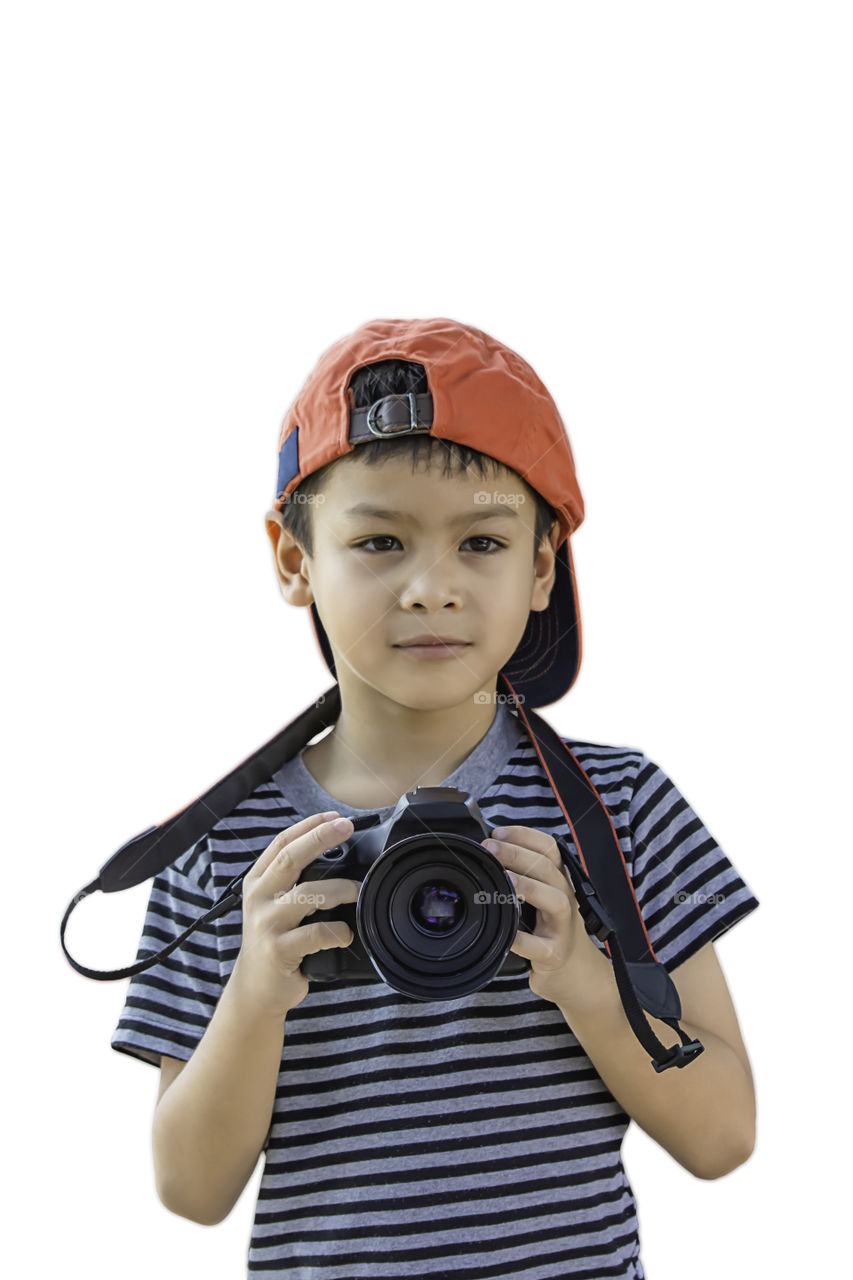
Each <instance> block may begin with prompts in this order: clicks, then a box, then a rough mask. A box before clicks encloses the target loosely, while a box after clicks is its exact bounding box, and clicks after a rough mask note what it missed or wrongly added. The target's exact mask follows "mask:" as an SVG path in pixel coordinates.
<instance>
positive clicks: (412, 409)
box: [367, 391, 426, 436]
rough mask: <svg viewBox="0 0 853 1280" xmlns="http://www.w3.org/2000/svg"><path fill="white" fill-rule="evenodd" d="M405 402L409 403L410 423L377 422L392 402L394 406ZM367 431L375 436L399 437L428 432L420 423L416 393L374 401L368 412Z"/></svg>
mask: <svg viewBox="0 0 853 1280" xmlns="http://www.w3.org/2000/svg"><path fill="white" fill-rule="evenodd" d="M403 400H408V402H409V421H408V422H393V421H391V422H377V421H376V416H377V414H379V413H381V412H382V410H383V409H384V408H385V407H386V405H387V404H388V401H391V403H392V404H395V403H398V402H400V401H403ZM367 429H368V430H369V431H370V432H371V434H372V435H375V436H398V435H409V434H410V433H411V432H412V431H424V430H426V428H425V427H423V426H422V425H421V424H420V423H419V422H418V406H417V404H416V401H415V393H414V391H404V392H400V393H397V394H390V395H387V396H382V397H381V398H380V399H379V400H374V401H373V404H372V405H371V406H370V408H369V409H368V411H367Z"/></svg>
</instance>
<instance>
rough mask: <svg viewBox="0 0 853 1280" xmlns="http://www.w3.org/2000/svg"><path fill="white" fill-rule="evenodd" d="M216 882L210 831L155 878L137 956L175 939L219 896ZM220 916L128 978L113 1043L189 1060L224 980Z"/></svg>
mask: <svg viewBox="0 0 853 1280" xmlns="http://www.w3.org/2000/svg"><path fill="white" fill-rule="evenodd" d="M210 884H211V877H210V873H209V849H208V843H207V836H204V837H202V839H201V840H200V841H199V842H198V843H197V844H195V845H193V847H192V848H191V849H190V850H189V851H188V853H186V854H183V855H182V856H181V857H180V858H178V859H176V861H175V862H174V863H172V864H170V865H169V866H168V867H167V868H166V869H165V871H162V872H160V873H159V874H158V875H156V876H155V877H154V879H153V880H152V882H151V893H150V896H149V899H148V907H147V910H146V913H145V921H144V923H143V926H142V936H141V939H140V942H139V949H138V951H137V956H136V958H137V960H142V959H143V958H144V957H145V956H146V955H149V956H150V955H151V954H152V953H153V952H155V951H160V950H161V949H162V948H163V947H165V946H168V944H169V943H170V942H172V941H174V939H175V938H177V937H178V936H179V935H180V934H181V933H183V931H184V930H185V929H186V928H188V926H189V925H190V924H192V922H193V921H194V920H197V919H198V918H199V917H200V916H203V915H204V914H205V912H206V911H209V910H210V908H211V907H212V906H213V904H214V899H213V898H212V897H211V896H210V893H209V892H208V891H207V890H205V889H203V888H202V887H201V886H202V885H210ZM219 919H221V917H219ZM218 923H219V920H212V921H210V922H209V923H208V924H207V925H202V926H201V927H200V928H198V929H196V930H195V931H194V932H193V933H191V934H190V935H189V937H188V938H187V939H186V940H185V941H184V942H182V943H181V945H180V946H179V947H176V948H175V950H174V951H172V952H171V953H170V954H169V955H168V956H166V958H165V959H164V960H161V961H160V962H159V963H158V964H155V965H152V966H151V968H150V969H144V970H143V971H142V972H141V973H137V974H135V975H134V976H133V977H132V978H131V979H130V980H129V982H128V989H127V996H126V999H125V1003H124V1008H123V1009H122V1011H121V1016H120V1017H119V1020H118V1024H117V1026H116V1028H115V1031H114V1032H113V1036H112V1039H111V1041H110V1045H111V1047H112V1048H113V1049H116V1050H118V1052H119V1053H127V1054H130V1055H131V1056H132V1057H135V1058H140V1059H141V1060H142V1061H143V1062H151V1063H153V1064H154V1066H157V1067H159V1065H160V1055H161V1054H164V1053H165V1054H168V1055H169V1056H170V1057H172V1058H180V1059H181V1060H182V1061H184V1062H186V1061H188V1060H189V1058H190V1057H192V1053H193V1050H194V1049H195V1047H196V1045H197V1044H198V1042H199V1040H200V1039H201V1037H202V1036H203V1035H204V1032H205V1028H206V1027H207V1024H208V1023H209V1021H210V1019H211V1017H212V1015H213V1011H214V1009H215V1008H216V1004H217V1001H218V1000H219V997H220V995H221V993H222V987H223V985H224V983H223V980H222V974H221V966H220V950H219V945H218V935H217V924H218Z"/></svg>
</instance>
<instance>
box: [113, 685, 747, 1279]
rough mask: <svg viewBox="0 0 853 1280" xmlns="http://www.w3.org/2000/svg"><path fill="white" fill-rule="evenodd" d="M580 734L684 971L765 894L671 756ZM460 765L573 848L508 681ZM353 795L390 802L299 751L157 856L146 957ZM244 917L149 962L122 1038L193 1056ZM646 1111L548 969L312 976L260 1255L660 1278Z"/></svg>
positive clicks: (345, 1268) (299, 1264)
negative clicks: (397, 978) (612, 1087)
mask: <svg viewBox="0 0 853 1280" xmlns="http://www.w3.org/2000/svg"><path fill="white" fill-rule="evenodd" d="M563 741H564V742H566V743H567V744H568V745H569V746H570V747H571V749H572V751H573V752H574V753H575V755H576V757H577V759H578V760H579V761H580V763H581V764H582V765H583V767H584V769H585V770H586V772H587V774H588V775H589V777H590V780H591V781H592V783H593V784H594V785H595V787H596V788H597V789H598V791H599V793H600V794H601V796H602V799H603V800H604V802H605V804H606V805H607V807H608V810H609V812H610V815H611V818H612V821H613V824H614V828H615V830H616V834H617V837H618V839H619V842H620V845H621V847H622V851H623V853H624V857H625V862H626V865H627V867H628V870H629V873H630V875H631V878H632V881H633V884H634V890H635V893H636V897H637V900H638V903H639V906H640V909H641V911H642V914H643V918H644V921H645V925H646V929H647V931H648V934H649V937H650V939H651V942H652V946H653V947H654V950H655V954H656V956H657V958H658V959H659V960H660V961H661V962H662V963H663V964H664V965H665V966H666V967H667V969H668V970H669V971H670V972H671V971H672V970H674V969H676V968H677V966H678V965H679V964H681V963H682V961H684V960H686V959H687V958H688V957H689V956H691V955H693V954H694V953H695V952H696V951H698V950H699V948H700V947H702V946H704V945H705V944H706V943H708V942H710V941H712V940H713V939H715V938H718V937H719V936H720V935H721V934H723V933H724V932H725V931H726V930H727V929H729V928H730V927H731V926H732V925H733V924H734V923H735V922H736V921H737V920H739V919H741V917H742V916H744V915H746V914H747V913H748V912H750V911H752V910H753V909H754V908H755V907H756V906H757V905H758V901H757V899H756V898H755V896H754V895H753V893H752V892H751V890H750V889H749V887H748V886H747V885H746V884H745V882H744V881H743V880H742V879H741V877H740V876H739V875H738V873H737V871H736V870H735V868H734V867H733V865H732V863H731V862H730V861H729V859H728V858H727V857H726V855H725V854H724V853H723V852H722V850H721V849H720V847H719V845H718V844H717V842H716V841H715V840H714V838H713V836H712V835H711V834H710V832H709V831H708V829H707V828H706V827H705V826H704V825H703V823H702V822H701V820H700V819H699V817H698V816H697V815H696V813H695V812H694V810H693V809H692V808H691V807H690V805H689V804H688V803H687V801H686V800H685V799H684V797H683V796H682V794H681V793H680V792H679V790H678V789H677V787H676V786H675V784H674V783H673V782H672V780H671V779H670V778H669V777H668V776H667V774H666V773H664V771H663V770H662V769H660V768H659V767H658V765H656V764H655V763H654V761H652V760H649V759H648V758H647V757H646V756H645V755H644V754H643V753H642V752H641V751H639V750H635V749H633V748H630V747H614V746H605V745H602V744H599V743H592V742H582V741H578V740H576V739H573V738H563ZM441 785H443V786H455V787H458V788H459V789H460V790H465V791H468V792H469V794H471V795H473V796H474V798H475V799H476V801H477V803H478V805H479V807H480V809H481V811H482V814H483V817H484V819H485V821H486V822H487V824H488V825H489V827H490V828H491V827H495V826H505V825H516V824H523V825H527V826H533V827H537V828H539V829H540V830H542V831H546V832H549V833H559V834H560V835H561V836H563V837H564V839H566V840H567V842H568V844H569V846H570V847H571V848H573V849H574V845H573V842H572V839H571V832H570V830H569V829H568V826H567V824H566V822H565V819H564V817H563V814H562V811H561V809H560V807H559V805H558V803H557V800H556V798H555V796H554V794H553V791H552V790H551V787H550V785H549V783H548V780H547V777H546V775H545V773H544V771H543V770H542V767H541V765H540V763H539V759H538V757H537V755H536V753H535V750H534V748H533V745H532V743H531V742H530V740H529V738H528V737H527V734H526V732H525V730H524V727H523V725H522V724H521V723H520V722H519V720H518V719H517V717H516V715H515V714H514V713H513V712H511V711H510V710H509V709H508V708H507V707H506V706H505V705H504V704H499V708H498V713H497V714H496V716H495V719H494V721H493V722H492V725H491V727H490V728H489V730H488V732H487V733H486V734H485V735H484V737H483V738H482V739H481V741H480V742H479V744H478V745H477V746H476V747H475V749H474V750H473V751H472V752H471V753H470V755H469V756H468V757H467V758H466V760H464V761H463V763H462V765H461V766H460V767H459V768H458V769H457V770H456V771H455V772H454V773H453V774H451V775H450V776H449V777H448V778H446V779H445V780H444V782H443V783H442V784H441ZM392 807H393V806H391V807H389V808H387V809H382V810H378V811H377V812H380V813H381V814H382V815H383V817H384V816H386V815H387V813H390V812H391V808H392ZM330 808H336V809H338V810H339V811H340V812H341V813H344V814H347V815H349V816H355V815H357V814H359V813H363V812H367V810H360V809H354V808H353V807H352V806H350V805H346V804H342V803H341V802H340V801H339V800H337V799H336V798H335V797H333V796H329V795H328V793H327V792H325V791H324V790H323V789H322V788H321V787H320V786H319V785H318V784H317V782H316V781H315V780H314V779H313V777H312V776H311V774H310V773H309V772H308V770H307V768H306V767H305V764H304V762H303V761H302V759H301V756H296V757H294V759H293V760H291V761H289V762H288V763H287V764H286V765H285V766H284V767H283V768H282V769H280V770H278V771H277V773H276V774H275V775H273V776H271V777H270V778H269V779H268V780H266V781H264V782H262V783H261V784H260V785H259V786H258V787H256V789H255V790H254V791H253V793H252V794H251V795H250V796H249V797H248V798H247V799H246V800H244V801H243V802H242V803H240V804H239V805H238V806H237V807H236V808H235V809H234V810H233V811H232V812H231V813H230V814H229V815H228V816H227V817H226V818H224V819H222V820H220V821H219V822H218V823H217V824H216V826H214V827H213V828H212V830H211V831H210V832H209V834H208V835H207V836H205V837H204V838H203V839H202V840H200V841H199V842H198V843H197V844H195V845H194V846H193V847H192V848H191V849H190V850H188V852H187V853H185V854H183V855H182V856H181V857H180V858H178V859H177V861H176V862H175V863H173V864H172V865H171V866H169V867H168V868H167V869H166V870H165V871H164V872H162V873H160V874H159V875H157V876H156V877H155V878H154V880H153V882H152V889H151V896H150V900H149V904H148V910H147V914H146V918H145V923H144V927H143V933H142V938H141V942H140V947H139V953H138V958H141V957H142V956H143V954H150V953H151V952H152V951H154V950H157V949H159V948H161V947H163V946H164V945H166V944H167V943H168V942H170V941H171V940H172V939H173V938H175V937H176V936H177V934H178V933H179V932H181V931H182V930H183V929H185V928H186V927H187V925H188V924H189V923H190V922H191V921H192V920H194V919H196V918H198V916H200V915H201V914H203V913H204V911H206V910H208V909H209V908H210V906H211V905H212V904H213V902H214V901H216V899H217V898H219V897H220V896H221V894H222V892H223V890H224V888H225V886H226V884H227V883H228V882H229V881H230V880H232V879H233V878H234V877H235V876H236V875H238V874H239V873H240V872H241V871H242V870H244V869H245V868H246V867H247V866H249V865H251V863H252V862H254V860H255V859H256V858H257V857H258V855H259V854H260V853H262V852H263V850H264V849H265V848H266V847H267V846H268V845H269V843H270V841H271V840H272V839H273V837H274V836H275V835H276V834H277V833H278V832H279V831H281V830H282V829H283V828H284V827H287V826H290V825H292V824H293V823H295V822H297V821H299V820H300V819H302V818H303V817H306V816H308V814H311V813H318V812H322V811H325V810H327V809H330ZM240 940H241V912H240V908H239V907H237V908H235V910H233V911H231V912H229V913H227V914H225V915H223V916H220V917H219V918H218V919H216V920H215V921H213V922H212V923H211V924H209V925H208V926H207V927H206V928H202V929H199V930H197V931H196V932H195V933H193V934H191V935H190V937H189V938H188V939H187V941H186V942H185V943H183V944H182V946H180V947H179V948H177V949H176V950H175V951H173V952H172V954H171V955H169V956H168V957H167V958H166V960H165V961H163V962H162V963H160V964H157V965H155V966H153V967H152V968H150V969H148V970H146V971H145V972H143V973H141V974H138V975H137V976H136V977H134V978H132V979H131V980H130V982H129V986H128V994H127V1000H126V1003H125V1006H124V1008H123V1010H122V1013H121V1017H120V1019H119V1022H118V1025H117V1027H116V1029H115V1031H114V1033H113V1037H112V1041H111V1044H112V1047H113V1048H114V1049H117V1050H119V1051H120V1052H122V1053H128V1054H132V1055H134V1056H135V1057H138V1058H141V1059H142V1060H143V1061H147V1062H151V1063H154V1064H155V1065H159V1063H160V1054H161V1053H165V1054H169V1055H170V1056H172V1057H174V1058H180V1059H182V1060H187V1059H189V1058H190V1056H191V1055H192V1052H193V1050H194V1048H195V1046H196V1044H197V1043H198V1042H199V1040H200V1039H201V1037H202V1035H203V1034H204V1031H205V1028H206V1027H207V1024H208V1022H209V1021H210V1018H211V1016H212V1014H213V1011H214V1008H215V1005H216V1002H217V1000H218V998H219V995H220V994H221V992H222V989H223V986H224V985H225V983H226V981H227V979H228V977H229V975H230V973H231V970H232V967H233V965H234V962H235V960H236V958H237V953H238V950H239V947H240ZM596 945H599V946H601V944H600V943H597V944H596ZM673 1038H674V1033H673ZM651 1070H652V1068H651V1065H649V1071H650V1072H651ZM686 1070H688V1071H689V1070H690V1067H689V1066H688V1067H687V1068H686ZM629 1122H630V1117H629V1116H628V1115H627V1114H626V1112H625V1111H623V1109H622V1108H621V1107H620V1105H619V1103H618V1102H617V1101H616V1100H615V1098H614V1097H613V1096H612V1094H611V1093H610V1092H609V1091H608V1089H607V1088H606V1086H605V1084H604V1083H603V1081H602V1080H601V1078H600V1077H599V1075H598V1073H597V1072H596V1070H595V1067H594V1066H593V1065H592V1063H591V1062H590V1060H589V1058H588V1057H587V1056H586V1054H585V1053H584V1051H583V1049H582V1048H581V1046H580V1044H579V1043H578V1041H577V1039H576V1038H575V1037H574V1035H573V1034H572V1031H571V1029H570V1027H569V1025H568V1024H567V1023H566V1020H565V1018H564V1017H563V1014H562V1013H561V1012H560V1010H559V1008H558V1007H557V1006H556V1005H555V1004H553V1003H551V1002H549V1001H546V1000H544V999H542V998H541V997H539V996H537V995H534V994H533V993H532V992H531V990H530V987H529V984H528V975H526V974H521V975H515V976H505V977H501V976H500V975H498V976H497V977H495V978H494V979H493V980H492V981H491V982H490V983H489V984H488V985H487V986H486V987H484V988H483V989H482V990H480V991H477V992H475V993H474V994H472V995H469V996H466V997H464V998H462V999H457V1000H447V1001H441V1000H436V1001H421V1000H413V999H410V998H408V997H406V996H403V995H400V994H398V993H397V992H396V991H394V990H393V989H392V988H391V987H389V986H387V985H386V984H385V983H383V982H381V981H380V980H379V979H378V978H377V979H374V980H370V981H359V982H354V981H348V982H334V983H325V984H324V983H320V982H312V983H311V987H310V989H309V992H308V994H307V995H306V997H305V998H304V1000H303V1001H302V1003H301V1004H299V1005H297V1006H296V1008H294V1009H293V1010H291V1012H290V1013H288V1015H287V1019H286V1023H285V1027H284V1041H283V1047H282V1059H281V1068H280V1073H279V1077H278V1085H277V1089H276V1096H275V1102H274V1108H273V1114H272V1119H271V1124H270V1129H269V1132H268V1134H267V1139H266V1142H265V1144H264V1148H263V1151H264V1169H263V1175H262V1181H261V1185H260V1192H259V1196H258V1202H257V1206H256V1209H255V1218H254V1224H253V1228H252V1233H251V1240H250V1245H249V1252H248V1274H249V1276H274V1275H280V1276H287V1277H291V1278H294V1280H296V1278H298V1280H356V1278H359V1280H361V1278H365V1280H366V1278H367V1277H371V1278H373V1277H380V1278H382V1277H384V1278H387V1280H397V1278H398V1277H404V1276H408V1277H411V1276H417V1277H422V1278H424V1280H426V1277H432V1278H437V1277H451V1276H452V1277H454V1280H558V1278H559V1280H563V1278H564V1277H572V1278H573V1280H603V1278H604V1277H620V1278H623V1277H624V1278H625V1280H643V1277H644V1271H643V1265H642V1262H641V1259H640V1241H639V1234H638V1221H637V1206H636V1203H635V1199H634V1195H633V1191H632V1188H631V1186H630V1184H629V1182H628V1179H627V1177H626V1175H625V1170H624V1168H623V1166H622V1161H621V1156H620V1148H621V1144H622V1139H623V1137H624V1135H625V1130H626V1128H627V1126H628V1124H629Z"/></svg>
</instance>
